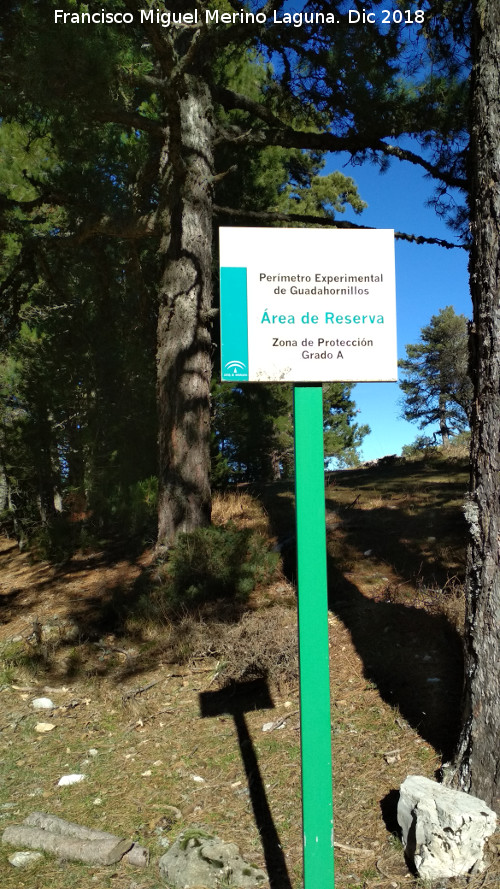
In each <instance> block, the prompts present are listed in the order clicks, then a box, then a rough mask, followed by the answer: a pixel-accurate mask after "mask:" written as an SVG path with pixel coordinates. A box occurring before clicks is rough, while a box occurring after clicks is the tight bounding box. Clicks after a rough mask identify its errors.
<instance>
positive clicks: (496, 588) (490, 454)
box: [452, 0, 500, 812]
mask: <svg viewBox="0 0 500 889" xmlns="http://www.w3.org/2000/svg"><path fill="white" fill-rule="evenodd" d="M473 37H474V44H473V53H474V55H473V59H474V70H473V83H472V102H471V106H472V112H471V113H472V132H471V168H470V169H471V218H472V231H473V248H472V252H471V259H470V279H471V290H472V298H473V309H474V317H473V329H472V336H471V370H472V375H473V382H474V404H473V416H472V430H473V434H472V452H471V493H470V497H469V501H468V503H467V506H466V516H467V519H468V523H469V531H470V534H469V547H468V565H467V582H466V594H467V614H466V631H465V690H464V702H463V706H464V710H463V721H462V733H461V737H460V741H459V746H458V751H457V755H456V759H455V763H454V770H453V776H452V783H454V784H455V786H458V787H459V788H460V789H462V790H465V791H467V792H470V793H473V794H474V795H476V796H479V797H480V798H482V799H484V800H485V801H486V802H487V803H488V804H489V805H490V806H491V807H492V808H494V809H496V811H497V812H500V746H499V743H498V739H499V737H500V673H499V663H500V567H499V557H500V553H499V541H498V536H499V531H500V521H499V511H500V509H499V495H500V485H499V469H500V459H499V437H500V353H499V344H500V188H499V183H500V64H499V59H500V5H499V4H498V3H490V2H487V0H475V2H474V24H473Z"/></svg>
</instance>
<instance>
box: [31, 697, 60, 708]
mask: <svg viewBox="0 0 500 889" xmlns="http://www.w3.org/2000/svg"><path fill="white" fill-rule="evenodd" d="M31 706H32V707H33V709H34V710H53V709H54V707H55V704H54V702H53V701H51V700H50V698H35V699H34V700H33V701H32V702H31Z"/></svg>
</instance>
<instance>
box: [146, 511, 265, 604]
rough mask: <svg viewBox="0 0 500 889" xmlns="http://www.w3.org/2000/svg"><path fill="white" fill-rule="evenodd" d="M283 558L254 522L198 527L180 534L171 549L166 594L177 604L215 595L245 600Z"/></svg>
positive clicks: (164, 581)
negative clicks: (246, 525)
mask: <svg viewBox="0 0 500 889" xmlns="http://www.w3.org/2000/svg"><path fill="white" fill-rule="evenodd" d="M278 562H279V555H278V554H277V553H272V552H270V551H269V549H268V546H267V542H266V540H265V539H264V538H263V537H261V536H260V535H259V534H256V533H255V532H254V531H251V530H250V529H248V528H243V529H238V528H236V527H234V526H233V525H227V526H226V527H216V526H211V527H209V528H198V529H197V530H195V531H192V532H190V533H187V534H182V535H180V536H179V539H178V541H177V543H176V545H175V546H174V547H173V548H172V549H171V551H170V553H169V558H168V561H167V562H166V563H165V566H164V570H163V571H162V572H161V575H162V576H161V581H162V582H161V597H162V599H163V602H164V604H165V605H166V606H167V609H169V608H170V609H173V610H175V609H179V608H180V607H181V608H188V609H189V608H191V607H193V606H198V605H200V604H201V603H203V602H207V601H213V600H215V599H231V600H233V601H236V602H244V601H246V600H247V599H248V596H249V595H250V593H251V592H252V590H254V589H255V587H256V586H258V585H259V584H261V583H266V582H268V581H269V580H270V579H271V578H272V576H273V574H274V572H275V570H276V568H277V566H278Z"/></svg>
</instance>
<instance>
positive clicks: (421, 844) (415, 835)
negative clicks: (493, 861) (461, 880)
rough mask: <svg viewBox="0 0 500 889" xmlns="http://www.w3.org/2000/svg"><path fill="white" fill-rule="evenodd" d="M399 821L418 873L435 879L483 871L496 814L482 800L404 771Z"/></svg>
mask: <svg viewBox="0 0 500 889" xmlns="http://www.w3.org/2000/svg"><path fill="white" fill-rule="evenodd" d="M398 823H399V826H400V827H401V831H402V835H403V845H404V848H405V852H406V856H407V857H408V858H409V859H410V860H411V861H413V863H414V865H415V867H416V869H417V872H418V875H419V877H421V878H422V879H424V880H438V879H441V878H445V879H446V878H449V877H456V876H461V875H464V874H468V873H469V872H470V871H471V870H472V868H474V869H475V871H477V870H482V869H483V868H484V865H483V850H484V843H485V841H486V840H487V839H488V837H489V836H491V834H492V833H494V831H495V827H496V814H495V812H493V811H492V810H491V809H490V808H489V807H488V806H487V805H486V803H485V802H483V800H480V799H478V798H477V797H475V796H469V794H467V793H462V792H461V791H459V790H451V789H450V788H449V787H444V786H443V785H442V784H437V783H436V782H435V781H431V780H430V779H429V778H423V777H420V776H418V775H409V776H408V778H406V780H405V781H404V782H403V784H402V785H401V788H400V796H399V803H398Z"/></svg>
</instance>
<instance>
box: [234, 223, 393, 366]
mask: <svg viewBox="0 0 500 889" xmlns="http://www.w3.org/2000/svg"><path fill="white" fill-rule="evenodd" d="M220 272H221V277H220V282H221V356H222V358H221V363H222V367H221V379H222V380H223V381H227V382H238V381H240V382H244V381H260V382H266V381H280V382H287V381H293V382H330V381H335V380H339V381H343V382H360V381H372V382H375V381H382V380H387V381H393V380H397V347H396V288H395V266H394V232H393V230H392V229H322V228H314V229H311V228H307V229H304V228H221V229H220Z"/></svg>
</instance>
